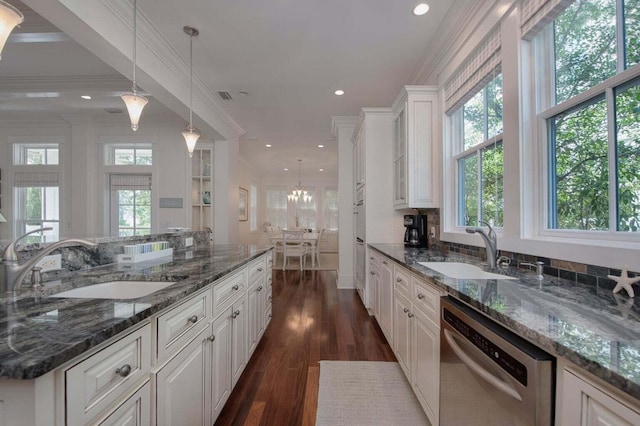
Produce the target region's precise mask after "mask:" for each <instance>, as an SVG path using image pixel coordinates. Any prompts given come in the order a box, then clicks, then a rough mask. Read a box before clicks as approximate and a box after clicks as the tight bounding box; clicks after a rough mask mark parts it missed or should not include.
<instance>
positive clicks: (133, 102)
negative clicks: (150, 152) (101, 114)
mask: <svg viewBox="0 0 640 426" xmlns="http://www.w3.org/2000/svg"><path fill="white" fill-rule="evenodd" d="M137 14H138V8H137V7H136V0H133V55H132V59H133V80H132V82H131V89H132V93H125V94H123V95H122V96H121V98H122V100H123V101H124V104H125V105H126V106H127V111H128V112H129V119H130V120H131V129H132V130H133V131H134V132H135V131H136V130H138V122H139V121H140V116H141V115H142V109H143V108H144V106H145V105H146V104H147V102H149V101H148V100H147V98H145V97H144V96H140V95H138V88H137V87H136V20H137V19H136V18H137Z"/></svg>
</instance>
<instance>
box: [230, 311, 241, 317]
mask: <svg viewBox="0 0 640 426" xmlns="http://www.w3.org/2000/svg"><path fill="white" fill-rule="evenodd" d="M238 315H240V311H239V310H236V311H235V312H234V313H233V315H231V318H236V317H237V316H238Z"/></svg>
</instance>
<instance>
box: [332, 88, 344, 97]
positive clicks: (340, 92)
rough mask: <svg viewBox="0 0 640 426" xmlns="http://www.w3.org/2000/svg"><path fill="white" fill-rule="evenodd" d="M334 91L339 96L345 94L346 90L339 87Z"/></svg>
mask: <svg viewBox="0 0 640 426" xmlns="http://www.w3.org/2000/svg"><path fill="white" fill-rule="evenodd" d="M333 93H335V94H336V95H338V96H342V95H344V90H340V89H338V90H336V91H335V92H333Z"/></svg>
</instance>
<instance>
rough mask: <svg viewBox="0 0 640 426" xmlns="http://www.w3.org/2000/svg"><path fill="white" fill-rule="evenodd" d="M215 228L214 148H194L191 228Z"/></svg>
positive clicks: (192, 158) (198, 229)
mask: <svg viewBox="0 0 640 426" xmlns="http://www.w3.org/2000/svg"><path fill="white" fill-rule="evenodd" d="M207 228H209V229H211V230H213V148H198V149H194V150H193V157H191V229H192V230H193V231H202V230H206V229H207Z"/></svg>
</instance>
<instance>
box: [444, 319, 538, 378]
mask: <svg viewBox="0 0 640 426" xmlns="http://www.w3.org/2000/svg"><path fill="white" fill-rule="evenodd" d="M442 317H443V319H444V320H445V321H446V322H447V323H448V324H449V325H451V327H453V328H454V329H455V330H456V331H458V333H460V334H461V335H462V336H464V337H465V338H466V339H467V340H468V341H469V342H471V343H472V344H473V345H474V346H475V347H476V348H478V349H479V350H480V351H481V352H482V353H484V354H485V355H486V356H487V357H488V358H489V359H491V360H492V361H493V362H494V363H496V364H497V365H499V366H500V368H502V369H503V370H504V371H505V372H507V373H508V374H509V375H510V376H512V377H513V378H514V379H516V380H517V381H518V382H520V383H521V384H522V385H523V386H527V368H526V367H525V366H524V365H523V364H522V363H521V362H519V361H517V360H516V359H515V358H513V357H512V356H511V355H509V354H508V353H507V352H505V351H504V350H503V349H501V348H500V347H499V346H498V345H496V344H495V343H493V342H492V341H491V340H489V339H488V338H487V337H486V336H483V335H482V334H480V333H479V332H478V331H477V330H475V329H474V328H473V327H471V326H470V325H469V324H467V323H466V322H465V321H464V320H462V319H460V318H458V317H457V316H456V315H455V314H454V313H452V312H451V311H449V310H448V309H447V308H443V310H442Z"/></svg>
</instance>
